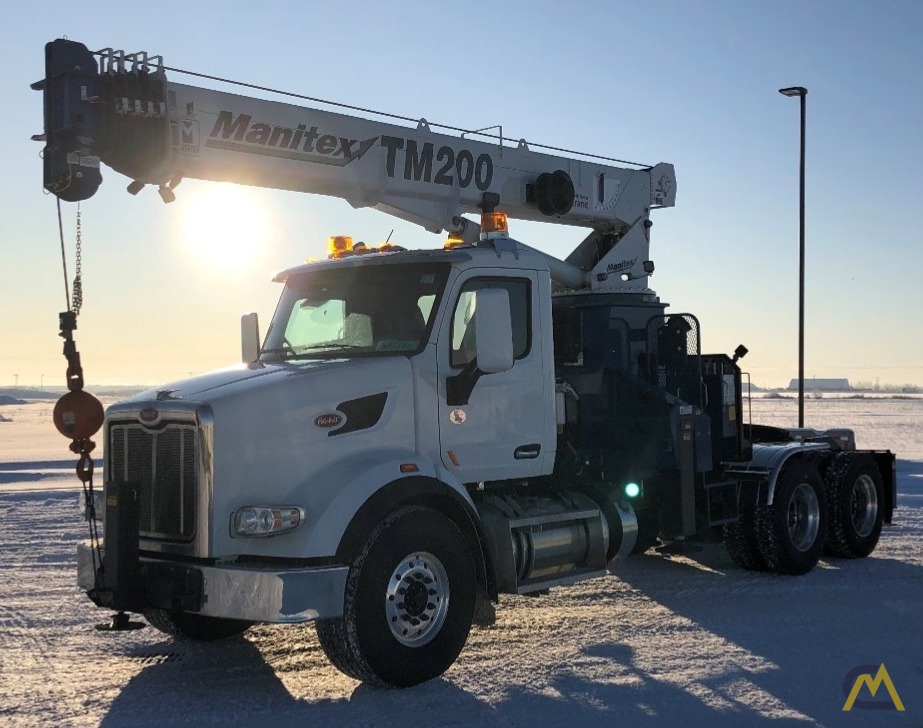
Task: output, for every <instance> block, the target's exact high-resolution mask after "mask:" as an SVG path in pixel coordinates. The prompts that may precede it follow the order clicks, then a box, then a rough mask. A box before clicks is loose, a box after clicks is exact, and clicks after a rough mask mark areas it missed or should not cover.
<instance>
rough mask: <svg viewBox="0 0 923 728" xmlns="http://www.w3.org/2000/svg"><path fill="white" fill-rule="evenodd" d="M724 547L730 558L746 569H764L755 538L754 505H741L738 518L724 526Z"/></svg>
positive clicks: (764, 565) (763, 562) (764, 563)
mask: <svg viewBox="0 0 923 728" xmlns="http://www.w3.org/2000/svg"><path fill="white" fill-rule="evenodd" d="M724 547H725V548H726V549H727V552H728V554H729V555H730V557H731V560H732V561H733V562H734V563H735V564H737V565H738V566H739V567H740V568H742V569H747V570H748V571H766V562H765V561H763V556H762V554H760V547H759V543H758V542H757V538H756V513H755V506H752V505H746V506H742V507H741V511H740V520H738V521H737V523H730V524H728V525H726V526H725V527H724Z"/></svg>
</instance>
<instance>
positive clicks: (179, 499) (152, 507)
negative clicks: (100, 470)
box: [106, 423, 196, 541]
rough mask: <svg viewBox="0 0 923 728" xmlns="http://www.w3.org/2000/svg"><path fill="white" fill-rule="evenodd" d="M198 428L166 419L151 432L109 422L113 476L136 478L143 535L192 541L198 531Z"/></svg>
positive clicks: (110, 469)
mask: <svg viewBox="0 0 923 728" xmlns="http://www.w3.org/2000/svg"><path fill="white" fill-rule="evenodd" d="M195 435H196V428H195V425H192V424H186V423H167V424H165V425H163V426H162V427H160V428H158V429H156V430H149V429H147V428H145V427H142V426H141V425H139V424H136V423H112V424H110V425H109V432H108V443H107V448H106V449H107V457H108V478H109V480H124V481H133V482H136V483H138V484H139V486H140V493H141V503H140V504H139V505H140V508H139V511H140V524H139V527H140V528H139V530H140V533H141V536H143V537H145V538H159V539H167V540H173V541H190V540H192V537H193V535H194V534H195V507H196V452H195V450H196V436H195Z"/></svg>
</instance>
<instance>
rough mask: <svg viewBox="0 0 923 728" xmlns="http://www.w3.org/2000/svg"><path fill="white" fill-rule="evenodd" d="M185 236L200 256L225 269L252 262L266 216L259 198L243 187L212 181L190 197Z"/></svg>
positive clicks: (262, 237)
mask: <svg viewBox="0 0 923 728" xmlns="http://www.w3.org/2000/svg"><path fill="white" fill-rule="evenodd" d="M184 238H185V240H186V245H187V247H188V249H189V250H190V251H191V252H192V253H193V254H194V255H195V256H196V257H197V258H199V259H200V260H202V261H203V262H205V263H209V264H211V265H215V266H218V267H220V268H225V269H238V268H243V267H244V266H246V265H247V264H249V263H251V262H253V260H254V259H255V258H256V255H257V253H258V252H259V251H260V249H261V248H262V247H263V245H264V243H265V242H266V220H265V215H264V213H263V209H262V207H261V206H260V203H259V201H258V200H257V199H256V197H255V196H254V195H253V194H252V192H250V191H248V190H247V188H245V187H237V186H235V185H231V184H217V185H216V184H213V185H211V186H210V187H209V188H208V189H203V190H202V191H200V192H199V194H197V195H196V196H195V198H194V199H189V201H188V202H187V204H186V208H185V220H184Z"/></svg>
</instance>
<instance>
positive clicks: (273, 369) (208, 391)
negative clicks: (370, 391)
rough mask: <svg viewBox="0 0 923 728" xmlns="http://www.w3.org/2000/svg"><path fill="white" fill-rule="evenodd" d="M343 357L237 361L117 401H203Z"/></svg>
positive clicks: (329, 364)
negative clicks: (288, 361) (290, 361)
mask: <svg viewBox="0 0 923 728" xmlns="http://www.w3.org/2000/svg"><path fill="white" fill-rule="evenodd" d="M344 362H345V360H344V359H323V360H313V361H299V362H298V363H297V364H262V363H257V364H249V365H246V364H238V365H236V366H232V367H228V368H227V369H219V370H217V371H214V372H207V373H206V374H199V375H197V376H195V377H190V378H189V379H179V380H177V381H175V382H170V383H169V384H163V385H160V386H157V387H153V388H151V389H147V390H145V391H143V392H139V393H138V394H135V395H132V396H131V397H128V398H127V399H124V400H122V401H121V402H120V404H121V403H124V404H131V403H135V402H149V401H151V400H157V401H161V402H163V401H172V400H191V401H193V402H203V401H206V400H213V399H216V398H219V397H221V396H223V395H225V394H227V393H228V392H229V391H231V390H232V389H233V390H234V391H237V390H239V389H240V387H239V386H232V385H241V384H244V383H249V385H248V386H247V387H246V388H248V389H249V388H251V387H262V386H268V385H270V384H272V383H275V382H277V381H280V380H281V379H284V378H286V377H298V376H303V375H306V374H308V373H310V372H313V371H317V370H319V369H329V368H331V367H334V366H342V364H343V363H344ZM257 380H259V381H257Z"/></svg>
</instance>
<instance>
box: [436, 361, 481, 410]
mask: <svg viewBox="0 0 923 728" xmlns="http://www.w3.org/2000/svg"><path fill="white" fill-rule="evenodd" d="M483 374H484V372H482V371H481V370H480V369H478V360H477V359H472V360H471V361H469V362H468V363H467V364H465V366H464V368H463V369H462V370H461V371H460V372H459V373H458V374H454V375H453V376H451V377H447V378H446V380H445V389H446V392H445V395H446V404H447V405H449V407H459V406H462V405H466V404H468V400H469V399H471V393H472V392H473V391H474V387H475V385H476V384H477V383H478V379H480V378H481V377H482V376H483Z"/></svg>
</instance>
